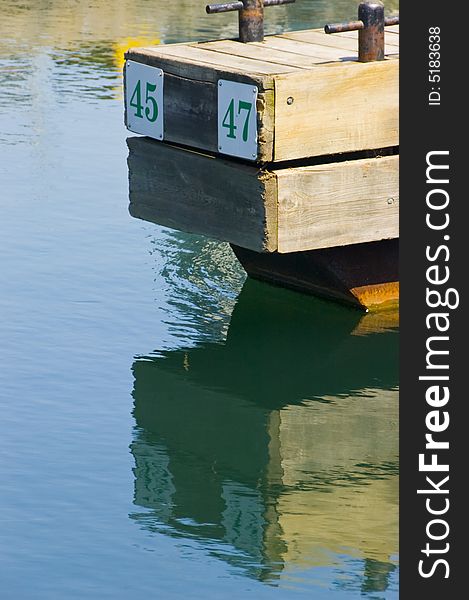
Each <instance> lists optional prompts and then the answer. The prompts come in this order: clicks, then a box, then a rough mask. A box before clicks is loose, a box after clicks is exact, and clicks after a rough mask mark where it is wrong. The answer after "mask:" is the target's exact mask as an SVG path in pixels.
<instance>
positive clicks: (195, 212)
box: [127, 137, 277, 252]
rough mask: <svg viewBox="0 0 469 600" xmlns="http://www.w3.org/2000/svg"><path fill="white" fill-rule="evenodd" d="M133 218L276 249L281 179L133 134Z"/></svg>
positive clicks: (259, 248) (254, 247)
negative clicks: (278, 185)
mask: <svg viewBox="0 0 469 600" xmlns="http://www.w3.org/2000/svg"><path fill="white" fill-rule="evenodd" d="M127 144H128V147H129V158H128V167H129V190H130V194H129V195H130V207H129V211H130V213H131V215H132V216H134V217H137V218H140V219H144V220H147V221H152V222H154V223H158V224H160V225H164V226H166V227H171V228H173V229H180V230H183V231H187V232H190V233H198V234H203V235H206V236H209V237H214V238H216V239H220V240H223V241H229V242H232V243H234V244H237V245H240V246H243V247H246V248H249V249H251V250H255V251H257V252H271V251H274V250H275V249H276V247H277V192H276V185H277V184H276V177H275V175H273V174H272V173H266V172H259V171H258V169H256V168H255V167H251V166H247V165H244V164H242V163H238V162H236V161H225V160H222V159H216V158H214V157H212V156H209V155H204V154H199V153H197V152H193V151H191V150H182V149H179V148H176V147H174V146H171V145H169V144H161V143H158V142H156V141H153V140H150V139H148V138H137V137H135V138H129V139H128V140H127Z"/></svg>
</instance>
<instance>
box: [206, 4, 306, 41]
mask: <svg viewBox="0 0 469 600" xmlns="http://www.w3.org/2000/svg"><path fill="white" fill-rule="evenodd" d="M294 2H295V0H239V1H238V2H227V3H226V4H208V5H207V6H206V7H205V10H206V11H207V14H209V15H212V14H216V13H222V12H233V11H238V13H239V41H240V42H244V43H247V42H263V41H264V8H265V7H268V6H280V5H282V4H293V3H294Z"/></svg>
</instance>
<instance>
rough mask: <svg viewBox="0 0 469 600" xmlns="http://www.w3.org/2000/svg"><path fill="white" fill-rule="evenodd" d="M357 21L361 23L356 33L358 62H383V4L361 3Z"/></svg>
mask: <svg viewBox="0 0 469 600" xmlns="http://www.w3.org/2000/svg"><path fill="white" fill-rule="evenodd" d="M358 19H359V20H360V21H362V23H363V29H359V31H358V60H359V61H360V62H371V61H373V60H384V4H382V3H381V2H361V3H360V5H359V6H358Z"/></svg>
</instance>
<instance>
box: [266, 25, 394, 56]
mask: <svg viewBox="0 0 469 600" xmlns="http://www.w3.org/2000/svg"><path fill="white" fill-rule="evenodd" d="M278 38H281V39H288V40H291V41H297V42H302V43H304V44H313V45H314V46H315V47H316V46H330V47H332V48H340V49H341V50H345V52H344V53H343V54H344V56H353V57H354V58H355V59H356V58H357V55H358V37H357V36H354V37H342V36H340V35H336V34H333V35H328V34H326V33H324V31H323V30H318V29H308V30H306V31H292V32H289V33H284V34H282V35H280V36H274V37H273V39H274V40H276V39H278ZM386 41H387V38H386V36H385V50H384V51H385V54H396V52H398V50H396V46H395V44H387V43H386ZM314 52H316V48H315V49H314Z"/></svg>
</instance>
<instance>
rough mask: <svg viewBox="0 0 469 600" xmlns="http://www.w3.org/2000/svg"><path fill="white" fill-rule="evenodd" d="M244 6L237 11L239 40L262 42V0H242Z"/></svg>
mask: <svg viewBox="0 0 469 600" xmlns="http://www.w3.org/2000/svg"><path fill="white" fill-rule="evenodd" d="M243 5H244V8H243V9H241V10H240V11H239V13H238V14H239V40H240V42H262V41H263V40H264V0H243Z"/></svg>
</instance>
